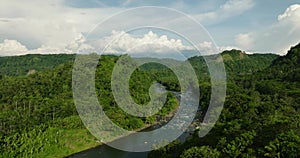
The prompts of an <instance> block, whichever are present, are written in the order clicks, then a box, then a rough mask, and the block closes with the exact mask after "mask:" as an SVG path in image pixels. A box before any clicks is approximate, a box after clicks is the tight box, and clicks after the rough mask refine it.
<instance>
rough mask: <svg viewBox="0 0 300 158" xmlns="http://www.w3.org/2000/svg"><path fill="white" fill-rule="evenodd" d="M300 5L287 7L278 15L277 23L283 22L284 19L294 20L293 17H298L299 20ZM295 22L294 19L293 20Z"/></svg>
mask: <svg viewBox="0 0 300 158" xmlns="http://www.w3.org/2000/svg"><path fill="white" fill-rule="evenodd" d="M299 8H300V5H299V4H294V5H291V6H290V7H288V8H287V9H286V11H285V12H284V13H283V14H280V15H278V21H281V20H284V19H288V18H290V17H292V18H294V17H298V18H300V14H299V12H300V10H299ZM295 20H296V19H295Z"/></svg>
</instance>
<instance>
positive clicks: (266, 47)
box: [235, 4, 300, 54]
mask: <svg viewBox="0 0 300 158" xmlns="http://www.w3.org/2000/svg"><path fill="white" fill-rule="evenodd" d="M299 37H300V5H299V4H295V5H291V6H290V7H288V8H287V9H286V11H285V12H284V13H282V14H280V15H278V19H277V22H275V23H274V24H272V25H271V26H264V27H263V28H262V29H258V30H255V31H253V32H249V33H246V34H238V35H237V36H236V38H235V42H236V44H237V46H239V47H242V48H243V49H246V50H250V51H254V52H269V53H277V54H286V52H287V50H288V49H290V47H291V46H293V45H296V44H297V43H299V42H300V38H299Z"/></svg>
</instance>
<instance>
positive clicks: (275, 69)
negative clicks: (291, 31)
mask: <svg viewBox="0 0 300 158" xmlns="http://www.w3.org/2000/svg"><path fill="white" fill-rule="evenodd" d="M266 73H268V74H269V77H270V78H272V77H275V76H277V77H279V78H281V79H283V80H286V81H298V82H299V81H300V44H298V45H296V46H294V47H292V48H291V49H290V50H289V51H288V53H287V54H286V55H285V56H282V57H279V58H277V59H276V60H274V61H273V62H272V64H271V66H270V67H269V68H268V69H267V70H266ZM271 74H273V75H271Z"/></svg>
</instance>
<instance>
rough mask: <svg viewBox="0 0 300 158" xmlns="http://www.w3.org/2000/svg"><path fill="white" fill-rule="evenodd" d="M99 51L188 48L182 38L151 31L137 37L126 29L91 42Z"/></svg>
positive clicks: (127, 51) (116, 51) (137, 51)
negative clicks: (169, 36)
mask: <svg viewBox="0 0 300 158" xmlns="http://www.w3.org/2000/svg"><path fill="white" fill-rule="evenodd" d="M91 45H92V46H93V47H95V48H96V49H97V50H98V51H102V50H103V49H104V48H105V49H104V52H103V53H121V52H126V53H139V52H161V53H163V52H168V50H188V49H191V47H190V46H185V45H184V44H183V43H182V41H181V40H180V39H173V38H171V39H169V38H168V36H167V35H158V34H156V33H153V32H152V31H149V32H148V33H146V34H144V35H143V36H142V37H135V36H133V35H131V34H128V33H126V32H124V31H112V35H111V36H107V37H104V38H103V39H99V40H97V41H96V42H94V43H91Z"/></svg>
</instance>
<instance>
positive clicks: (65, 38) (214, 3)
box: [0, 0, 300, 56]
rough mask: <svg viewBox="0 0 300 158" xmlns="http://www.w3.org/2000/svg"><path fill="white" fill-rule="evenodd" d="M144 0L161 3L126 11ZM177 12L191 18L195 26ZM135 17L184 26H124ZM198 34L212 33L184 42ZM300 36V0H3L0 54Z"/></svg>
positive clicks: (236, 44) (230, 43)
mask: <svg viewBox="0 0 300 158" xmlns="http://www.w3.org/2000/svg"><path fill="white" fill-rule="evenodd" d="M142 6H157V7H160V9H158V10H156V9H151V8H148V9H147V8H146V9H143V11H142V12H141V11H140V10H138V11H139V12H135V13H128V14H126V13H124V11H125V10H128V9H132V8H136V7H142ZM161 7H165V8H171V9H173V11H174V12H177V13H174V14H173V13H171V12H169V11H170V9H169V11H168V9H166V11H164V8H161ZM124 14H125V15H126V16H125V15H124ZM177 14H178V15H183V14H184V15H187V16H188V17H190V18H192V19H194V20H196V21H197V22H198V23H200V25H199V28H196V29H195V28H193V27H192V24H190V23H189V21H188V20H186V19H184V18H183V16H182V17H181V16H178V15H177ZM112 17H113V18H112ZM110 19H113V20H110ZM161 19H168V20H164V21H162V20H161ZM105 20H106V21H105ZM109 22H111V23H109ZM103 23H104V24H103ZM99 24H101V25H99ZM135 24H139V25H141V24H145V26H149V25H151V26H156V24H157V25H161V26H164V27H165V28H174V29H175V30H178V32H180V33H181V34H178V32H177V31H175V32H172V31H170V30H172V29H170V30H168V29H167V30H164V29H158V28H140V29H132V30H131V31H130V30H128V27H129V26H131V27H132V28H134V27H133V26H134V25H135ZM126 29H127V30H126ZM206 31H207V32H206ZM182 33H183V34H182ZM199 34H201V35H203V36H209V37H210V38H203V39H202V40H198V43H193V44H191V43H189V41H190V38H195V39H196V38H199ZM195 36H197V37H195ZM187 37H190V38H187ZM112 41H114V42H112ZM192 41H197V40H192ZM299 42H300V2H299V0H284V1H282V0H263V1H262V0H201V1H199V0H185V1H184V0H160V1H158V0H151V1H149V0H123V1H121V0H114V1H108V0H106V1H104V0H43V1H40V0H22V1H21V0H0V56H13V55H23V54H52V53H77V52H91V51H95V52H107V53H118V52H135V53H139V52H141V53H142V52H156V53H165V52H169V51H170V50H179V51H181V50H193V49H195V48H198V50H199V49H200V50H207V49H208V48H210V47H216V48H217V49H218V50H220V51H222V50H228V49H233V48H234V49H240V50H243V51H245V52H248V53H275V54H280V55H284V54H286V53H287V50H288V49H289V48H290V47H291V46H293V45H296V44H297V43H299ZM192 45H196V47H193V46H192ZM104 49H105V50H104ZM208 53H210V52H209V51H208Z"/></svg>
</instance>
